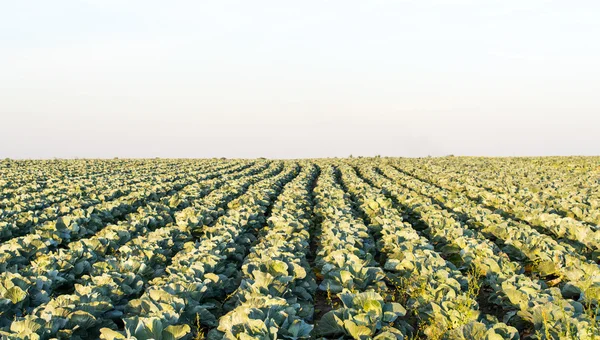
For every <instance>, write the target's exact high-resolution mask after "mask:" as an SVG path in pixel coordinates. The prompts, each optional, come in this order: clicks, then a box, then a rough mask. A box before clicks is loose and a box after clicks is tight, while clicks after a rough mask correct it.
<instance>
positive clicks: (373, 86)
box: [0, 0, 600, 158]
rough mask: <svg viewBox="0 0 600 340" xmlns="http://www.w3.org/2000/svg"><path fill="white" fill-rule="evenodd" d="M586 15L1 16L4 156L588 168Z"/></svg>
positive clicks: (369, 8)
mask: <svg viewBox="0 0 600 340" xmlns="http://www.w3.org/2000/svg"><path fill="white" fill-rule="evenodd" d="M599 18H600V2H599V1H586V2H584V1H535V0H527V1H523V0H517V1H482V0H473V1H431V0H429V1H348V0H344V1H224V0H219V1H147V0H146V1H125V0H118V1H117V0H97V1H62V0H56V1H26V0H24V1H2V2H1V3H0V118H1V119H0V157H11V158H51V157H60V158H72V157H80V158H82V157H87V158H96V157H102V158H104V157H115V156H118V157H215V156H219V157H220V156H225V157H260V156H264V157H272V158H297V157H327V156H348V155H350V154H353V155H355V156H357V155H364V156H368V155H377V154H381V155H386V156H426V155H433V156H437V155H446V154H455V155H489V156H497V155H508V156H512V155H572V154H577V155H600V43H599V41H600V19H599Z"/></svg>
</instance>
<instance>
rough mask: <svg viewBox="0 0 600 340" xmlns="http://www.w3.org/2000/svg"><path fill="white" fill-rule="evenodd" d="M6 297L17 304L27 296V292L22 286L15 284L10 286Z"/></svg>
mask: <svg viewBox="0 0 600 340" xmlns="http://www.w3.org/2000/svg"><path fill="white" fill-rule="evenodd" d="M5 296H6V298H7V299H9V300H10V301H12V303H13V304H15V305H16V304H17V303H19V302H21V301H23V300H25V298H26V297H27V293H26V292H25V291H24V290H23V289H21V287H18V286H13V287H10V288H9V289H8V290H7V291H6V294H5Z"/></svg>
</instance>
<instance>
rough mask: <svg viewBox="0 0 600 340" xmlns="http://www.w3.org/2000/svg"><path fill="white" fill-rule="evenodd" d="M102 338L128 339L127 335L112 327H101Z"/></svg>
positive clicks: (106, 339) (110, 339)
mask: <svg viewBox="0 0 600 340" xmlns="http://www.w3.org/2000/svg"><path fill="white" fill-rule="evenodd" d="M100 339H104V340H115V339H126V337H125V335H123V334H121V333H119V332H117V331H113V330H112V329H110V328H100Z"/></svg>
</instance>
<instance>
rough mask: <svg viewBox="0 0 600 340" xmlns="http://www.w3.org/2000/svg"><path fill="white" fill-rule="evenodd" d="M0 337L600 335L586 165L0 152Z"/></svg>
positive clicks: (556, 160) (599, 220)
mask: <svg viewBox="0 0 600 340" xmlns="http://www.w3.org/2000/svg"><path fill="white" fill-rule="evenodd" d="M0 174H1V177H0V335H1V337H2V339H54V338H56V339H98V338H100V339H157V340H160V339H163V340H175V339H308V338H311V339H490V340H492V339H493V340H495V339H600V316H599V314H600V305H599V300H600V267H599V265H598V264H599V263H600V226H599V225H600V158H598V157H547V158H468V157H443V158H416V159H409V158H385V157H384V158H380V157H377V158H346V159H333V158H332V159H313V160H285V161H281V160H266V159H255V160H229V159H203V160H183V159H182V160H167V159H152V160H150V159H148V160H120V159H114V160H48V161H32V160H21V161H14V160H4V161H1V162H0Z"/></svg>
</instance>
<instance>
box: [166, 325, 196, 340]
mask: <svg viewBox="0 0 600 340" xmlns="http://www.w3.org/2000/svg"><path fill="white" fill-rule="evenodd" d="M189 332H191V328H190V326H188V325H171V326H168V327H167V328H165V330H164V331H163V332H162V336H163V339H164V340H177V339H181V338H183V337H184V336H186V335H187V334H188V333H189Z"/></svg>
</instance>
